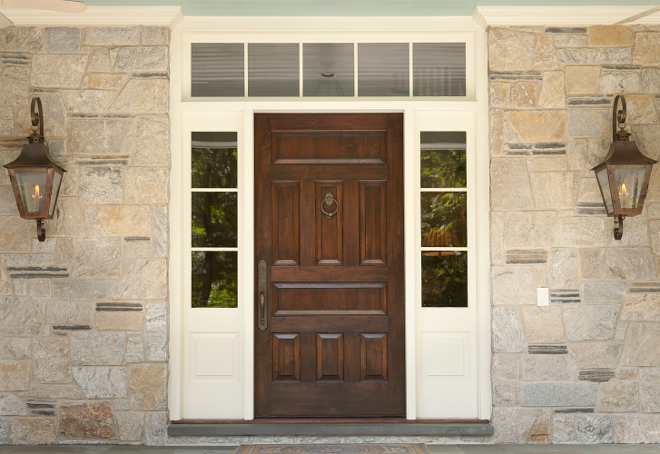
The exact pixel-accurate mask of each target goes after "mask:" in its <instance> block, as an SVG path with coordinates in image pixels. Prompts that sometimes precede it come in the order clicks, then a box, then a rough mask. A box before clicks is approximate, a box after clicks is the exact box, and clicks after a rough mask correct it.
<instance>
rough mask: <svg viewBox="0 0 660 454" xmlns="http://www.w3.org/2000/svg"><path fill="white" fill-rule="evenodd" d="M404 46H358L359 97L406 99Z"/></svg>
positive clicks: (406, 81)
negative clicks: (401, 97) (402, 97)
mask: <svg viewBox="0 0 660 454" xmlns="http://www.w3.org/2000/svg"><path fill="white" fill-rule="evenodd" d="M408 53H409V46H408V44H407V43H394V44H380V43H377V44H373V43H364V44H358V95H359V96H409V95H410V91H409V82H410V81H409V73H408V68H409V66H408V65H409V55H408Z"/></svg>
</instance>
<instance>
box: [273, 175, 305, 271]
mask: <svg viewBox="0 0 660 454" xmlns="http://www.w3.org/2000/svg"><path fill="white" fill-rule="evenodd" d="M272 199H273V200H272V210H273V214H272V220H273V221H272V222H273V227H272V235H273V249H272V251H273V265H274V266H278V265H279V266H282V265H284V266H286V265H288V266H295V265H299V264H300V181H273V186H272Z"/></svg>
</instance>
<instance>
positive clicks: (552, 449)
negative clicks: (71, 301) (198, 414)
mask: <svg viewBox="0 0 660 454" xmlns="http://www.w3.org/2000/svg"><path fill="white" fill-rule="evenodd" d="M427 446H428V448H429V451H431V453H432V454H436V453H438V454H439V453H458V454H460V453H463V454H526V453H545V454H660V445H615V444H607V445H514V444H510V445H509V444H507V445H464V444H458V445H427ZM235 448H236V447H235V446H163V447H149V446H89V445H58V446H0V454H231V453H232V452H233V451H234V449H235Z"/></svg>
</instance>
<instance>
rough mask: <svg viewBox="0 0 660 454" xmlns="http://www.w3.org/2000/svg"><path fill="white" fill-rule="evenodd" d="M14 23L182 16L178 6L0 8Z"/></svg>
mask: <svg viewBox="0 0 660 454" xmlns="http://www.w3.org/2000/svg"><path fill="white" fill-rule="evenodd" d="M0 13H2V14H4V15H5V16H7V17H8V18H9V20H11V21H12V22H13V23H14V24H15V25H79V26H87V25H123V26H126V25H168V26H174V24H175V23H179V22H180V21H181V19H182V17H183V12H182V11H181V7H180V6H88V7H87V10H86V11H85V12H84V13H81V14H71V13H61V12H56V11H45V10H40V9H32V8H0Z"/></svg>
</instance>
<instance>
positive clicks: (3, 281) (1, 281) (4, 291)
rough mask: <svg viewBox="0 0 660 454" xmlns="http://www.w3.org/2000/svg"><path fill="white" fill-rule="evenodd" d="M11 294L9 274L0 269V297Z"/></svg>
mask: <svg viewBox="0 0 660 454" xmlns="http://www.w3.org/2000/svg"><path fill="white" fill-rule="evenodd" d="M11 293H12V280H11V278H10V277H9V273H8V272H6V271H5V270H4V269H2V268H1V267H0V295H9V294H11Z"/></svg>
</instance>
